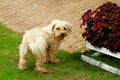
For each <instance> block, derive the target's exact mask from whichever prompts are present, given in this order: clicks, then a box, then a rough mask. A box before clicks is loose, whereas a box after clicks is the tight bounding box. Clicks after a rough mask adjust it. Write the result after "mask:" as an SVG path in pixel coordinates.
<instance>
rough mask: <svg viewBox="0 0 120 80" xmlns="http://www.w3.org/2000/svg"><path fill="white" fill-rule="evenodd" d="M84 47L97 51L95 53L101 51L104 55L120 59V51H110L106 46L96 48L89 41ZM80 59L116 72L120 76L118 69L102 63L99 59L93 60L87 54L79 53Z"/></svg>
mask: <svg viewBox="0 0 120 80" xmlns="http://www.w3.org/2000/svg"><path fill="white" fill-rule="evenodd" d="M86 47H87V48H89V49H91V50H94V51H97V52H98V53H97V54H101V53H102V54H106V55H109V56H112V57H115V58H118V59H120V53H119V52H117V53H112V52H110V51H109V50H108V49H106V48H96V47H94V46H92V45H91V44H90V43H87V44H86ZM81 59H82V60H83V61H85V62H87V63H89V64H92V65H95V66H97V67H100V68H102V69H104V70H107V71H109V72H112V73H114V74H117V75H119V76H120V69H117V68H115V67H112V66H110V65H108V64H105V63H103V62H101V61H97V60H95V59H93V58H90V57H88V56H85V55H81Z"/></svg>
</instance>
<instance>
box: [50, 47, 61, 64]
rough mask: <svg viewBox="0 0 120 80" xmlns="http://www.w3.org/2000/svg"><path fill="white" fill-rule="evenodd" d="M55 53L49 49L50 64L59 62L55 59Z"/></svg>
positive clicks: (53, 49) (54, 50) (52, 49)
mask: <svg viewBox="0 0 120 80" xmlns="http://www.w3.org/2000/svg"><path fill="white" fill-rule="evenodd" d="M56 53H57V49H56V48H50V49H49V55H50V62H52V63H59V62H60V59H58V58H56Z"/></svg>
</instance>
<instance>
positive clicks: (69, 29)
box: [66, 22, 73, 32]
mask: <svg viewBox="0 0 120 80" xmlns="http://www.w3.org/2000/svg"><path fill="white" fill-rule="evenodd" d="M66 26H67V28H68V32H72V27H73V25H72V24H71V23H69V22H66Z"/></svg>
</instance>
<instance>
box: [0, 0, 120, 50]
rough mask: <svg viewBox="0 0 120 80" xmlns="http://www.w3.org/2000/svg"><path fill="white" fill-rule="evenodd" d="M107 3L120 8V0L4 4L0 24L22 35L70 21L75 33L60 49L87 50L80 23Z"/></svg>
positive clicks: (0, 1) (1, 0) (5, 0)
mask: <svg viewBox="0 0 120 80" xmlns="http://www.w3.org/2000/svg"><path fill="white" fill-rule="evenodd" d="M107 1H112V2H116V3H117V4H120V1H119V0H0V21H1V22H3V23H4V24H6V25H7V27H9V28H11V29H13V30H14V31H18V32H24V31H25V30H27V29H30V28H32V27H43V26H46V25H48V24H49V23H50V21H51V20H53V19H60V20H66V21H69V22H71V23H72V24H73V25H74V27H73V32H72V33H71V35H70V36H68V38H67V39H66V40H65V41H64V42H63V43H62V44H61V46H60V49H63V50H67V51H70V52H71V51H76V50H84V49H85V41H84V40H83V38H82V37H81V33H82V32H83V30H82V29H80V28H79V24H80V21H79V19H80V17H81V15H82V14H83V13H84V12H85V11H86V10H88V9H95V8H96V7H98V6H99V5H101V4H103V3H105V2H107Z"/></svg>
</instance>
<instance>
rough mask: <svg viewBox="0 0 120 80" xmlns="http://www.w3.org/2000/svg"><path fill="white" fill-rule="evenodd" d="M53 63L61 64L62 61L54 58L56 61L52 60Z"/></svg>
mask: <svg viewBox="0 0 120 80" xmlns="http://www.w3.org/2000/svg"><path fill="white" fill-rule="evenodd" d="M51 62H52V63H60V59H58V58H54V59H51Z"/></svg>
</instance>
